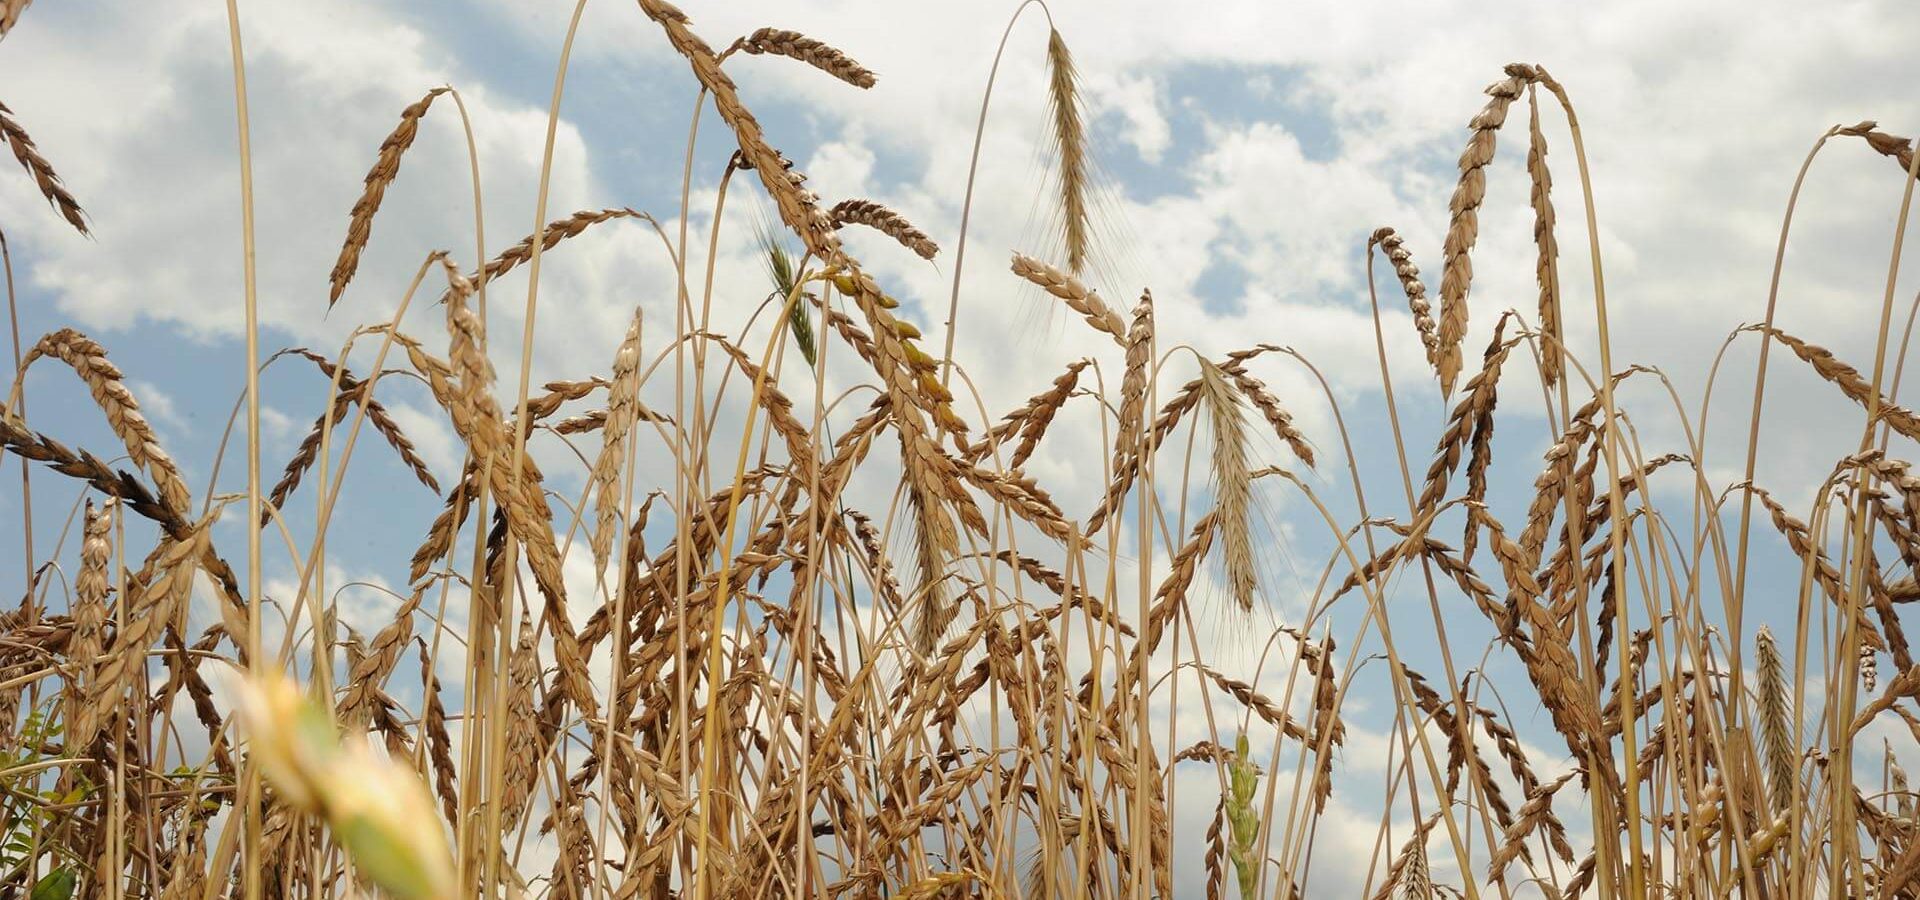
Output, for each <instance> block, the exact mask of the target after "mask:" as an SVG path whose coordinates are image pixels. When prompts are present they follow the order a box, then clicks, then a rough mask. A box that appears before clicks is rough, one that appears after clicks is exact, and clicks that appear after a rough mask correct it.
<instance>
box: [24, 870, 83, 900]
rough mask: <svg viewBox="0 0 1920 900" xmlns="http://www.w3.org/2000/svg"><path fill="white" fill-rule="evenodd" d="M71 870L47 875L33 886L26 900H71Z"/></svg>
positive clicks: (72, 881)
mask: <svg viewBox="0 0 1920 900" xmlns="http://www.w3.org/2000/svg"><path fill="white" fill-rule="evenodd" d="M74 881H75V878H74V875H73V870H72V869H68V868H65V867H62V868H58V869H55V870H53V871H51V872H48V873H47V876H46V877H45V878H42V879H40V880H39V881H38V882H35V883H34V885H33V893H32V894H31V895H29V896H28V900H73V885H74Z"/></svg>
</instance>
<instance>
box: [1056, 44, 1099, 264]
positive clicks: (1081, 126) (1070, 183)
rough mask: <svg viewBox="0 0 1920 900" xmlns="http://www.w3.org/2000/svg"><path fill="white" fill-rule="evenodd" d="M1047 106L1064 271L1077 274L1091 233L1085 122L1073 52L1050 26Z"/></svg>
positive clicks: (1089, 242) (1090, 243) (1088, 244)
mask: <svg viewBox="0 0 1920 900" xmlns="http://www.w3.org/2000/svg"><path fill="white" fill-rule="evenodd" d="M1047 72H1048V75H1049V77H1048V80H1047V89H1048V98H1047V99H1048V108H1049V112H1050V113H1051V115H1052V119H1053V148H1054V152H1055V153H1057V154H1059V164H1060V175H1059V201H1060V227H1061V236H1062V237H1063V238H1064V239H1065V242H1066V250H1067V271H1068V272H1070V273H1072V274H1074V275H1079V274H1081V273H1082V272H1085V271H1086V268H1087V261H1088V257H1089V256H1090V255H1091V252H1092V251H1091V247H1092V235H1091V234H1090V232H1091V226H1090V224H1089V221H1088V220H1089V216H1090V212H1091V211H1090V210H1089V208H1088V204H1087V192H1088V190H1089V187H1090V184H1089V182H1090V178H1091V173H1090V172H1089V171H1088V165H1089V162H1088V159H1087V134H1086V122H1085V121H1084V120H1083V119H1082V118H1081V115H1080V112H1081V111H1080V86H1079V80H1078V77H1077V76H1076V74H1075V73H1074V68H1073V54H1072V53H1071V52H1069V51H1068V50H1067V42H1066V39H1065V38H1062V37H1061V36H1060V32H1059V31H1058V30H1054V31H1052V32H1051V33H1049V34H1048V36H1047Z"/></svg>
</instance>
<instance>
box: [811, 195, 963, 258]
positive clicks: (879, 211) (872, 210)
mask: <svg viewBox="0 0 1920 900" xmlns="http://www.w3.org/2000/svg"><path fill="white" fill-rule="evenodd" d="M827 215H829V216H831V217H832V218H833V224H834V227H835V228H841V227H845V226H847V225H865V226H866V227H868V228H871V229H873V230H875V231H878V232H880V233H881V234H884V235H886V236H887V237H890V238H893V239H894V240H896V241H899V242H900V246H902V247H905V248H907V249H908V250H912V251H913V252H914V255H916V256H918V257H920V258H921V259H932V258H933V257H934V255H935V254H937V253H939V252H940V245H939V244H936V243H934V242H933V239H932V238H929V237H927V233H926V232H924V231H921V230H920V229H918V228H915V227H913V223H912V222H909V221H907V217H906V216H903V215H901V214H899V213H897V212H894V211H893V210H892V209H890V208H888V207H887V206H885V205H883V204H880V203H876V202H874V201H872V200H860V199H853V200H842V201H840V202H839V203H835V204H834V205H833V208H832V209H830V210H827Z"/></svg>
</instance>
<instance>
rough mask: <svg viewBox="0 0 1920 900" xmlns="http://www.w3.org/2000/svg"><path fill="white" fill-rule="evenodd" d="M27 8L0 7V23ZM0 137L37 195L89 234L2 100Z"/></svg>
mask: <svg viewBox="0 0 1920 900" xmlns="http://www.w3.org/2000/svg"><path fill="white" fill-rule="evenodd" d="M26 8H27V6H26V3H19V4H18V5H17V6H15V7H12V8H8V7H6V6H0V26H8V25H10V24H11V23H9V22H7V21H6V16H7V15H8V14H9V13H11V14H12V15H13V16H14V17H15V18H18V17H19V16H20V11H21V10H24V9H26ZM5 31H6V27H0V34H4V32H5ZM0 137H4V138H6V139H7V145H8V146H10V147H12V148H13V158H14V159H17V160H19V161H20V165H21V167H22V168H24V169H26V170H27V174H28V175H30V176H32V177H33V183H34V184H35V185H37V186H38V187H39V188H40V195H41V196H43V197H45V198H47V202H48V203H51V204H53V208H54V209H55V210H58V211H59V213H60V217H61V218H63V219H66V220H67V224H69V225H72V226H73V227H74V228H75V229H76V230H78V231H79V232H80V233H81V234H90V232H89V231H88V230H87V216H86V212H85V211H84V210H82V209H81V208H80V202H79V201H77V200H75V199H73V194H72V193H71V192H69V191H68V190H67V186H66V185H65V184H64V183H62V182H61V181H60V176H59V175H58V174H56V173H55V172H54V171H53V166H52V165H51V164H50V163H48V162H47V158H46V157H44V156H41V155H40V149H39V148H38V147H35V146H34V145H33V138H32V137H30V136H28V134H27V130H26V129H25V128H22V127H20V123H19V122H17V121H15V120H14V118H13V110H11V109H8V108H7V105H6V104H4V103H0Z"/></svg>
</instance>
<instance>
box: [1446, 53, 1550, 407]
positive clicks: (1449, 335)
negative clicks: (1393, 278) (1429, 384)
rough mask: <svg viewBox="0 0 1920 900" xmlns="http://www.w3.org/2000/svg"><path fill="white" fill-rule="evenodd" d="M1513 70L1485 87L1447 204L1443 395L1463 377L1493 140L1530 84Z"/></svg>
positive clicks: (1524, 77)
mask: <svg viewBox="0 0 1920 900" xmlns="http://www.w3.org/2000/svg"><path fill="white" fill-rule="evenodd" d="M1512 68H1513V67H1509V70H1510V71H1509V72H1508V75H1507V77H1506V78H1503V79H1501V80H1499V81H1496V82H1494V83H1493V84H1491V85H1488V86H1487V90H1486V93H1487V98H1488V99H1487V105H1486V106H1484V107H1482V108H1481V110H1480V112H1479V113H1477V114H1475V115H1474V117H1473V119H1472V120H1471V121H1469V122H1468V123H1467V128H1468V129H1470V130H1471V131H1472V132H1473V136H1472V137H1471V138H1469V139H1468V140H1467V149H1466V150H1465V151H1463V152H1462V153H1461V154H1460V182H1459V184H1458V185H1456V186H1455V187H1454V189H1453V199H1452V200H1451V201H1449V202H1448V209H1449V210H1450V212H1451V214H1452V217H1451V219H1450V220H1449V221H1448V223H1447V239H1446V243H1445V245H1444V252H1445V262H1444V263H1443V264H1442V268H1441V272H1440V334H1439V340H1440V365H1439V369H1440V391H1441V393H1443V394H1447V395H1451V394H1452V393H1453V383H1454V379H1455V378H1457V377H1459V375H1460V366H1461V359H1460V341H1461V339H1462V338H1464V337H1466V334H1467V294H1468V292H1469V291H1470V290H1471V288H1472V285H1473V260H1472V259H1471V258H1470V256H1471V254H1472V253H1473V245H1474V243H1475V242H1476V241H1477V240H1479V237H1480V205H1481V204H1482V203H1484V202H1485V201H1486V198H1487V171H1486V170H1487V164H1488V163H1491V162H1493V147H1494V134H1495V132H1497V131H1499V130H1500V126H1501V125H1503V124H1505V123H1506V121H1507V109H1508V108H1509V107H1511V106H1512V105H1513V101H1514V100H1517V99H1519V97H1520V91H1521V90H1522V89H1523V88H1525V87H1526V86H1527V83H1528V82H1529V81H1530V78H1529V77H1528V76H1527V75H1524V74H1516V73H1514V72H1513V71H1511V69H1512Z"/></svg>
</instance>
